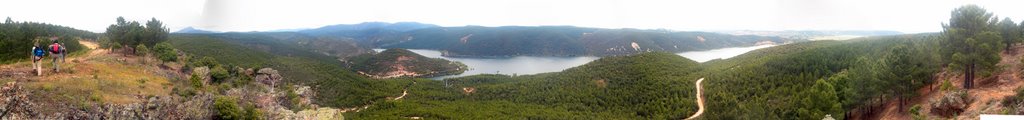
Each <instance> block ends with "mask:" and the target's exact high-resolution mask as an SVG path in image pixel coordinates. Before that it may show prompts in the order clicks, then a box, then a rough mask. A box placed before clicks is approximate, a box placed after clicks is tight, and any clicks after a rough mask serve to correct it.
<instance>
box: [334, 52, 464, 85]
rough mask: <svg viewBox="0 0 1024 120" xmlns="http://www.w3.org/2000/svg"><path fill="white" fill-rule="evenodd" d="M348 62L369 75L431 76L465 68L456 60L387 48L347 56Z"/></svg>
mask: <svg viewBox="0 0 1024 120" xmlns="http://www.w3.org/2000/svg"><path fill="white" fill-rule="evenodd" d="M348 62H350V63H349V64H351V68H352V70H355V71H357V72H360V73H363V74H368V75H371V76H395V75H399V76H396V77H400V76H404V75H411V76H409V77H433V76H444V75H457V74H461V73H462V72H465V71H466V69H467V67H466V65H465V64H462V63H460V62H457V61H448V60H445V59H442V58H428V57H425V56H423V55H420V54H416V53H414V52H412V51H409V50H405V49H387V50H384V51H382V52H380V53H377V54H363V55H358V56H353V57H351V58H348ZM407 72H411V73H407ZM385 78H386V77H385Z"/></svg>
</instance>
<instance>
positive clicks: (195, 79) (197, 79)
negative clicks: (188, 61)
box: [188, 73, 203, 88]
mask: <svg viewBox="0 0 1024 120" xmlns="http://www.w3.org/2000/svg"><path fill="white" fill-rule="evenodd" d="M188 80H189V82H191V83H192V87H195V88H202V87H203V77H202V76H199V75H198V74H195V73H192V77H190V78H188Z"/></svg>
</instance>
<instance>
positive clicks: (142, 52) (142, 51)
mask: <svg viewBox="0 0 1024 120" xmlns="http://www.w3.org/2000/svg"><path fill="white" fill-rule="evenodd" d="M148 53H149V48H148V47H146V45H144V44H139V45H138V46H135V55H138V56H146V54H148Z"/></svg>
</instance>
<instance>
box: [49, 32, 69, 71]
mask: <svg viewBox="0 0 1024 120" xmlns="http://www.w3.org/2000/svg"><path fill="white" fill-rule="evenodd" d="M50 40H53V44H50V46H49V47H47V48H48V49H50V56H52V57H53V71H56V72H60V64H57V61H58V60H59V59H63V58H64V54H65V51H64V46H63V45H61V44H60V43H59V42H57V37H50ZM60 61H61V62H63V60H60Z"/></svg>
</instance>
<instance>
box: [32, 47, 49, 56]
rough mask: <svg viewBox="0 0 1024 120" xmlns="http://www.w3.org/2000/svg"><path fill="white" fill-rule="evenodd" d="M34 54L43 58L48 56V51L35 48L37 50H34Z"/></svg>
mask: <svg viewBox="0 0 1024 120" xmlns="http://www.w3.org/2000/svg"><path fill="white" fill-rule="evenodd" d="M32 54H34V55H36V56H43V55H44V54H46V50H43V48H40V47H35V50H32Z"/></svg>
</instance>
